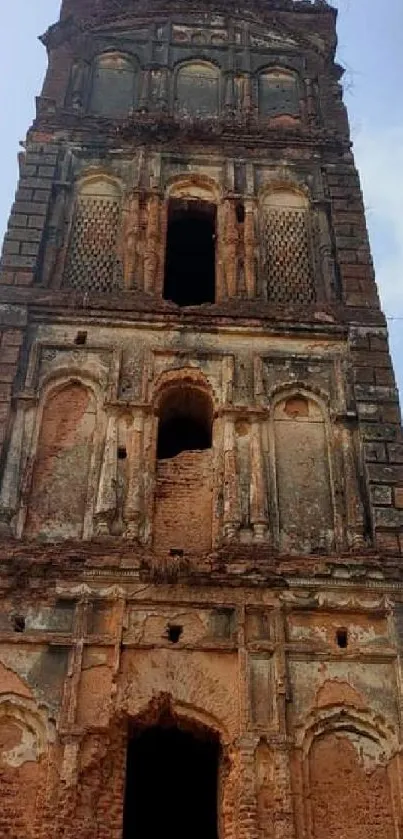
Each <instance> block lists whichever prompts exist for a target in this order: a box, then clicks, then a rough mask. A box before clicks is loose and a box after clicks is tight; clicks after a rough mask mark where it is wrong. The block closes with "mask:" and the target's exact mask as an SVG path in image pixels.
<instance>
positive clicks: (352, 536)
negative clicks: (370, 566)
mask: <svg viewBox="0 0 403 839" xmlns="http://www.w3.org/2000/svg"><path fill="white" fill-rule="evenodd" d="M340 432H341V437H342V448H343V473H344V481H345V514H346V526H347V542H348V545H349V547H350V548H353V549H356V550H359V549H360V548H363V547H364V545H365V539H364V523H365V516H364V507H363V503H362V498H361V492H360V485H359V480H358V458H356V457H355V455H354V450H353V440H352V434H351V432H350V430H349V429H348V428H345V427H343V428H341V429H340Z"/></svg>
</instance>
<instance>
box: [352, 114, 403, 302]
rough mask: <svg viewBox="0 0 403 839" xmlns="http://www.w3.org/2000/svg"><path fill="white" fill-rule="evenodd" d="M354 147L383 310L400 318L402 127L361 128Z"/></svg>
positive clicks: (402, 299) (402, 286) (402, 288)
mask: <svg viewBox="0 0 403 839" xmlns="http://www.w3.org/2000/svg"><path fill="white" fill-rule="evenodd" d="M354 148H355V156H356V163H357V165H358V169H359V171H360V175H361V181H362V186H363V192H364V202H365V207H366V215H367V223H368V227H369V231H370V237H371V246H372V252H373V256H374V262H375V269H376V279H377V282H378V286H379V290H380V294H381V299H382V304H383V308H384V310H385V313H386V314H387V315H391V316H394V317H396V316H401V317H403V125H402V126H397V127H385V128H382V127H380V128H379V129H376V128H375V129H374V128H373V127H371V128H365V127H362V128H361V130H360V132H359V135H358V137H357V139H356V142H355V147H354Z"/></svg>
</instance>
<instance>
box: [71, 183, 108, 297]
mask: <svg viewBox="0 0 403 839" xmlns="http://www.w3.org/2000/svg"><path fill="white" fill-rule="evenodd" d="M119 220H120V202H119V201H118V200H117V199H114V198H110V197H108V196H94V197H90V196H82V197H79V198H78V200H77V203H76V208H75V213H74V219H73V226H72V232H71V238H70V245H69V251H68V256H67V264H66V270H65V274H64V280H63V285H64V286H69V287H70V288H74V289H77V290H78V291H95V292H111V291H113V290H114V289H115V288H117V287H119V286H120V284H121V283H120V270H119V265H118V262H117V256H116V245H117V235H118V229H119Z"/></svg>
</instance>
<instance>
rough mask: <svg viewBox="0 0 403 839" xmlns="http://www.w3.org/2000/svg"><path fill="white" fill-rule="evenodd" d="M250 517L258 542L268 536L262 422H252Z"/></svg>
mask: <svg viewBox="0 0 403 839" xmlns="http://www.w3.org/2000/svg"><path fill="white" fill-rule="evenodd" d="M250 463H251V470H250V518H251V525H252V528H253V535H254V539H255V541H256V542H262V541H264V540H265V539H266V538H267V528H268V515H267V492H266V481H265V475H264V462H263V456H262V441H261V434H260V424H259V423H257V422H254V423H252V427H251V442H250Z"/></svg>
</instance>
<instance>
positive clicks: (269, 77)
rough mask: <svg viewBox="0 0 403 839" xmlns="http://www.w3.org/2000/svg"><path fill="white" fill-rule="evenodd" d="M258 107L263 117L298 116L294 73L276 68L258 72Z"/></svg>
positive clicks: (297, 96) (298, 108) (296, 80)
mask: <svg viewBox="0 0 403 839" xmlns="http://www.w3.org/2000/svg"><path fill="white" fill-rule="evenodd" d="M258 107H259V114H260V116H263V117H278V116H290V117H294V118H297V117H299V111H300V104H299V84H298V79H297V77H296V75H295V74H294V73H292V72H290V71H288V70H284V69H278V68H273V69H268V70H264V71H263V72H261V73H259V76H258Z"/></svg>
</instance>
